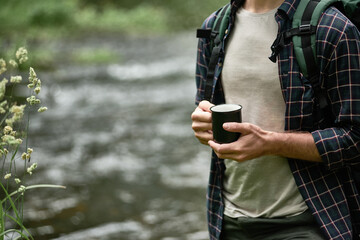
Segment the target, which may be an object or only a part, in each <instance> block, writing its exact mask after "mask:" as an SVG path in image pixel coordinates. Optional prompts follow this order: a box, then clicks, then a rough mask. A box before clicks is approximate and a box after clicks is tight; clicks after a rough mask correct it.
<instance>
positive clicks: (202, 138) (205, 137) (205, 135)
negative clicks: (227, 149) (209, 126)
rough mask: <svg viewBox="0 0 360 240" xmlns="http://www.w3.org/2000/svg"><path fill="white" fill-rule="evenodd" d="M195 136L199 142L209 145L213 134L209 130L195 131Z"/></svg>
mask: <svg viewBox="0 0 360 240" xmlns="http://www.w3.org/2000/svg"><path fill="white" fill-rule="evenodd" d="M195 137H196V138H197V139H198V140H199V142H201V143H202V144H205V145H209V144H208V142H209V141H211V140H213V134H212V132H211V131H207V132H195Z"/></svg>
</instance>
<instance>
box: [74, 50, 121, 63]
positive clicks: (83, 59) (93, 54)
mask: <svg viewBox="0 0 360 240" xmlns="http://www.w3.org/2000/svg"><path fill="white" fill-rule="evenodd" d="M72 60H73V61H74V62H75V63H78V64H106V63H112V62H115V61H119V59H118V56H117V55H116V54H115V53H114V52H113V51H111V50H110V49H105V48H99V49H86V48H85V49H77V50H75V51H74V53H73V55H72Z"/></svg>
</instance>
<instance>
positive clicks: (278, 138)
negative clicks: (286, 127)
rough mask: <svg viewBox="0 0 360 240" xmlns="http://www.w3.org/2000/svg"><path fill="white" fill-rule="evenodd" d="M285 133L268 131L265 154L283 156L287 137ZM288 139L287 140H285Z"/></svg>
mask: <svg viewBox="0 0 360 240" xmlns="http://www.w3.org/2000/svg"><path fill="white" fill-rule="evenodd" d="M285 137H286V136H285V135H284V134H283V133H278V132H267V133H266V143H267V144H266V145H267V147H266V148H265V155H278V156H282V153H281V149H282V142H283V141H284V139H285ZM285 141H286V140H285Z"/></svg>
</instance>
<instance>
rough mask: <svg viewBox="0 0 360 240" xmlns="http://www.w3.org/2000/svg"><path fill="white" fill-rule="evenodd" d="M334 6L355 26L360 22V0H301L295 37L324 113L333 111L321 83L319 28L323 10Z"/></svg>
mask: <svg viewBox="0 0 360 240" xmlns="http://www.w3.org/2000/svg"><path fill="white" fill-rule="evenodd" d="M330 6H335V7H337V8H338V9H339V10H341V11H342V12H343V13H344V14H345V15H346V16H347V17H348V18H350V19H351V20H352V21H353V22H354V24H355V25H357V26H359V23H360V16H359V13H360V0H301V1H300V3H299V6H298V8H297V10H296V12H295V14H294V18H293V21H292V29H291V30H290V31H289V32H288V33H285V35H286V34H287V36H285V38H287V37H290V36H292V42H293V44H294V52H295V57H296V60H297V62H298V64H299V67H300V70H301V72H302V74H303V75H304V76H305V77H306V78H307V79H309V81H310V83H311V85H312V87H313V89H314V93H315V97H316V98H317V100H318V102H319V105H320V109H321V111H322V112H327V113H329V111H330V110H329V106H328V105H329V103H328V98H327V93H326V90H324V89H322V88H321V86H320V84H321V83H320V71H319V68H318V63H317V57H316V34H315V33H316V29H317V25H318V23H319V20H320V17H321V16H322V14H323V12H324V11H325V10H326V9H327V8H329V7H330Z"/></svg>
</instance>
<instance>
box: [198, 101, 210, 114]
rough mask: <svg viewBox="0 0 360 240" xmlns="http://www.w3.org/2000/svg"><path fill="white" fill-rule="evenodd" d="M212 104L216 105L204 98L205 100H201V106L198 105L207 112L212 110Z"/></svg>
mask: <svg viewBox="0 0 360 240" xmlns="http://www.w3.org/2000/svg"><path fill="white" fill-rule="evenodd" d="M212 106H214V104H212V103H211V102H209V101H206V100H204V101H201V102H200V103H199V106H198V107H199V108H200V109H201V110H203V111H205V112H211V111H210V108H211V107H212Z"/></svg>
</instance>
